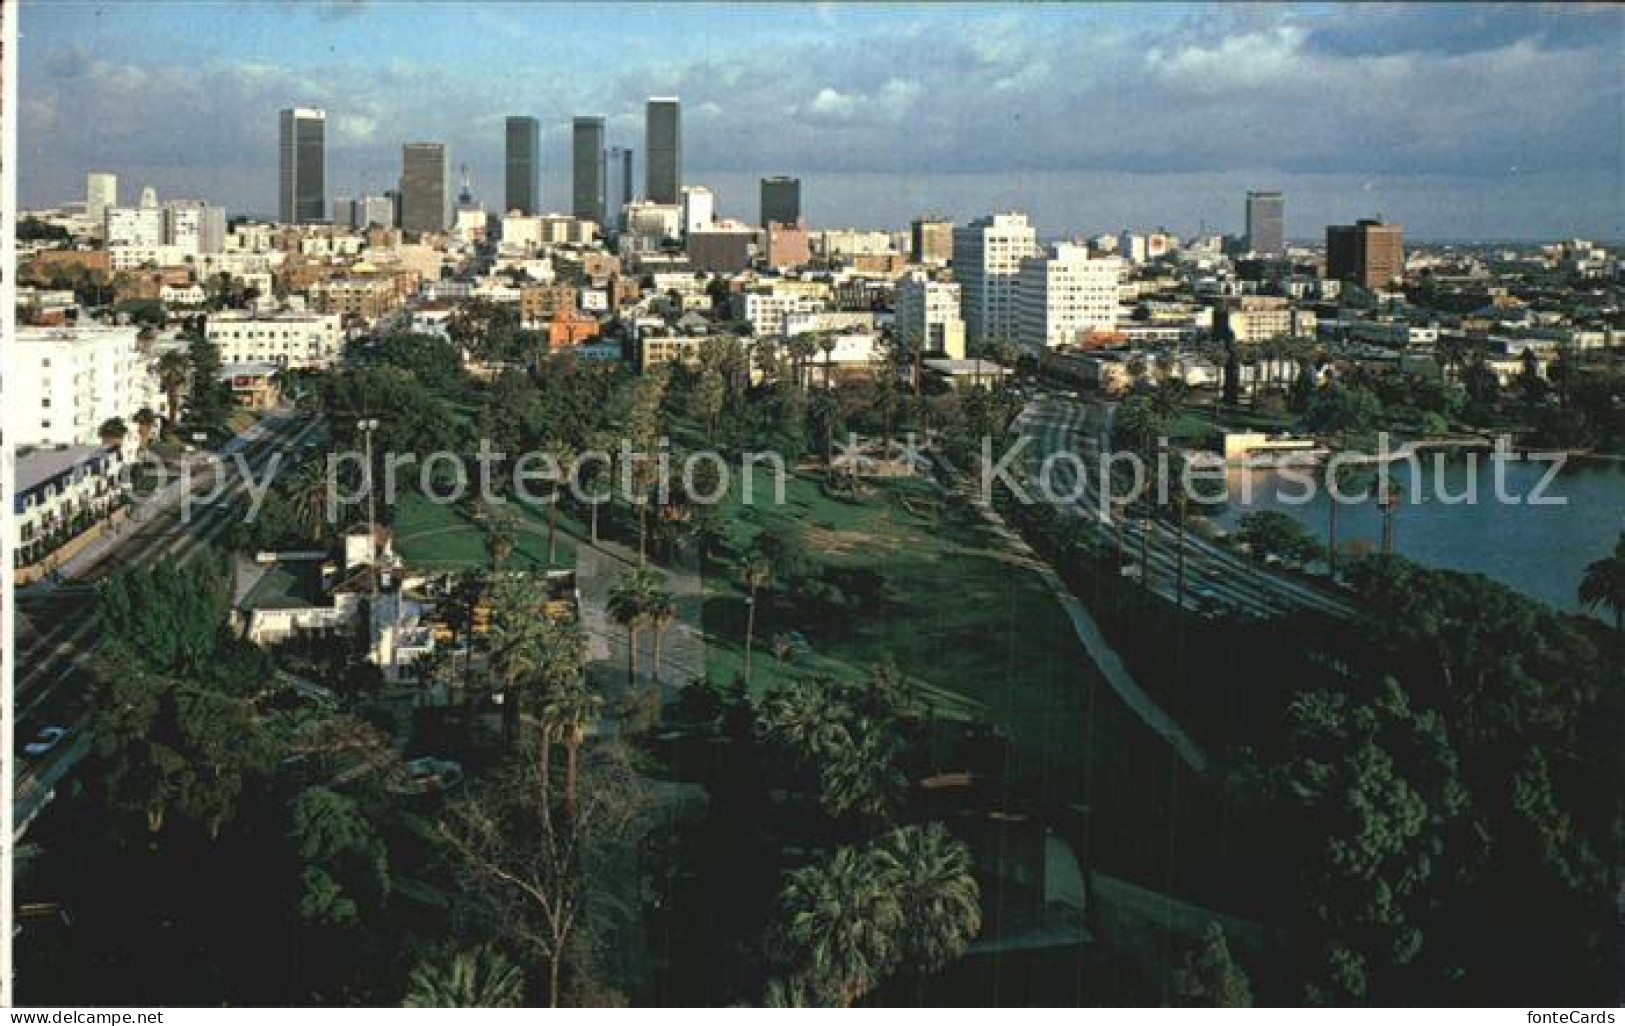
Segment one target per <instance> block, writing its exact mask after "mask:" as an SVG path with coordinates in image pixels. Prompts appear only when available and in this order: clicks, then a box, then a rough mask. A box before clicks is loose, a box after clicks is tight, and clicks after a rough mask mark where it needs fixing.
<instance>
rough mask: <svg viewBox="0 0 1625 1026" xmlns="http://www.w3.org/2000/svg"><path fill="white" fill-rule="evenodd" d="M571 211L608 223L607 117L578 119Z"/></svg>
mask: <svg viewBox="0 0 1625 1026" xmlns="http://www.w3.org/2000/svg"><path fill="white" fill-rule="evenodd" d="M570 178H571V189H570V213H572V214H574V215H575V216H576V217H578V218H581V219H582V220H584V221H594V222H596V223H597V224H598V225H600V226H602V225H603V224H604V119H603V118H597V117H582V118H576V119H575V122H574V127H573V128H572V129H571V133H570Z"/></svg>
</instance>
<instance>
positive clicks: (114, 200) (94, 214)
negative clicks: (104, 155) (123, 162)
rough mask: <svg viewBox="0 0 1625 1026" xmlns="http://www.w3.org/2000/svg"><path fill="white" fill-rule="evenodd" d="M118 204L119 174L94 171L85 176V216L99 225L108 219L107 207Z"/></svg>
mask: <svg viewBox="0 0 1625 1026" xmlns="http://www.w3.org/2000/svg"><path fill="white" fill-rule="evenodd" d="M116 206H118V175H115V174H111V173H109V172H106V171H92V172H91V173H90V174H88V175H86V176H85V217H87V218H89V219H90V221H91V222H92V223H94V224H96V225H97V226H102V224H103V222H104V221H106V220H107V208H108V207H116Z"/></svg>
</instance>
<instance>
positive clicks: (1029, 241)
mask: <svg viewBox="0 0 1625 1026" xmlns="http://www.w3.org/2000/svg"><path fill="white" fill-rule="evenodd" d="M1036 252H1038V232H1037V231H1036V230H1035V229H1034V228H1033V226H1032V224H1031V223H1030V222H1029V221H1028V220H1027V215H1026V214H1020V213H1008V214H994V215H993V216H991V217H983V218H978V219H977V220H975V221H972V222H971V223H970V224H967V225H962V226H961V227H958V228H955V229H954V273H955V275H956V276H957V277H958V278H959V281H960V302H961V313H962V314H963V316H964V319H965V335H966V338H967V340H973V341H977V342H1014V341H1015V340H1016V335H1017V328H1016V288H1017V279H1018V278H1019V276H1020V273H1021V262H1022V261H1023V260H1025V259H1027V258H1028V257H1030V256H1032V255H1033V254H1034V253H1036Z"/></svg>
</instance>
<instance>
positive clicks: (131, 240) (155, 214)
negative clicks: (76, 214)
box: [103, 207, 164, 249]
mask: <svg viewBox="0 0 1625 1026" xmlns="http://www.w3.org/2000/svg"><path fill="white" fill-rule="evenodd" d="M103 237H104V238H105V239H106V240H107V248H109V249H116V248H118V247H120V246H135V247H140V248H144V249H156V248H157V247H159V246H162V245H163V244H164V212H163V210H162V209H160V208H158V207H108V208H107V225H106V232H105V234H104V236H103Z"/></svg>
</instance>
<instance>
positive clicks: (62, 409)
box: [6, 327, 156, 446]
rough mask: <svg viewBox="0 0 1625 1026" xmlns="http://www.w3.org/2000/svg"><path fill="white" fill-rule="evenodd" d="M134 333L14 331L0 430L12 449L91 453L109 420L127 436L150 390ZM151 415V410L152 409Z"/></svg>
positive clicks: (147, 402)
mask: <svg viewBox="0 0 1625 1026" xmlns="http://www.w3.org/2000/svg"><path fill="white" fill-rule="evenodd" d="M137 331H138V329H137V328H135V327H117V328H109V327H83V328H19V329H18V331H17V337H16V340H15V343H14V350H13V355H14V363H13V375H14V377H12V378H10V379H8V380H7V382H6V406H7V414H8V416H7V422H6V430H7V433H8V434H9V435H10V437H11V439H12V441H13V442H15V444H17V445H19V446H24V445H36V446H47V445H94V444H96V443H97V442H99V441H100V436H99V434H98V429H99V428H100V427H101V425H102V424H103V423H105V422H107V421H108V420H111V419H113V418H114V417H118V418H121V419H122V420H123V421H124V423H125V424H126V425H127V426H129V427H130V428H131V436H132V437H133V436H134V425H133V423H132V418H133V417H134V416H135V414H136V412H137V411H139V410H140V409H141V408H142V407H143V406H151V405H152V399H153V382H152V381H151V378H150V376H149V374H148V359H147V357H146V356H145V355H144V354H143V353H142V352H141V349H140V347H139V346H138V345H137V342H136V335H137ZM154 408H156V407H154Z"/></svg>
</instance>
